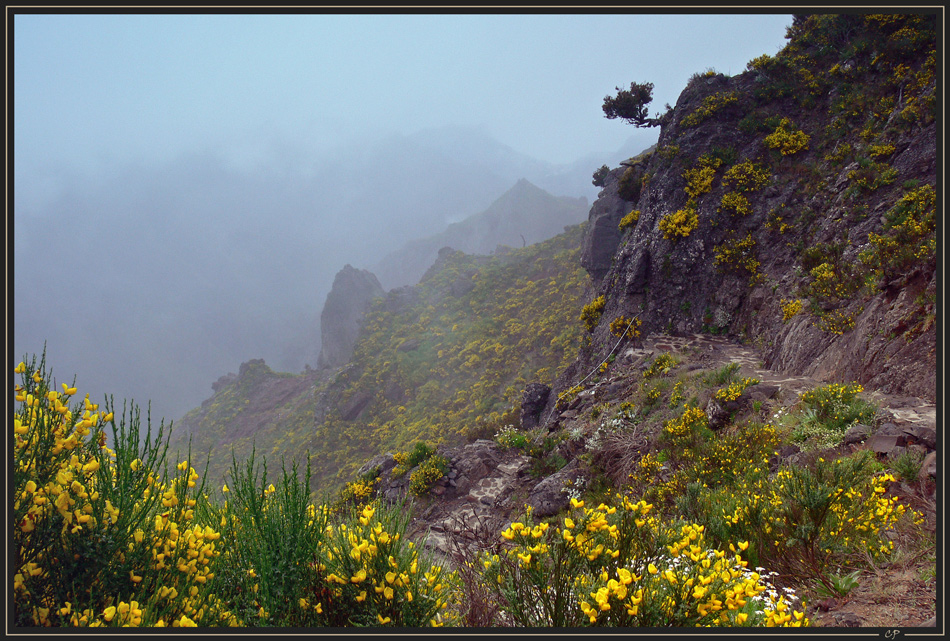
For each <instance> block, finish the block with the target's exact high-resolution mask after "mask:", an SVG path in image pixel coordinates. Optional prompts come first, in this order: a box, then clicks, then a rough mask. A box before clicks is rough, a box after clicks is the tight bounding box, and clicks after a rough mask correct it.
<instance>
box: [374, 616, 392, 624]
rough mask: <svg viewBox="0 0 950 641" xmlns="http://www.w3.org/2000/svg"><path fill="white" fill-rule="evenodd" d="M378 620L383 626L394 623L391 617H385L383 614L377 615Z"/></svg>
mask: <svg viewBox="0 0 950 641" xmlns="http://www.w3.org/2000/svg"><path fill="white" fill-rule="evenodd" d="M376 619H377V620H378V621H379V622H380V624H381V625H386V624H387V623H389V622H390V621H392V619H390V618H389V617H384V616H383V615H382V614H377V615H376Z"/></svg>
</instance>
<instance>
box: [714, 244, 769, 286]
mask: <svg viewBox="0 0 950 641" xmlns="http://www.w3.org/2000/svg"><path fill="white" fill-rule="evenodd" d="M715 254H716V257H715V259H714V260H713V264H715V265H716V266H717V267H718V268H720V269H723V270H733V271H738V272H742V273H746V274H749V275H751V276H752V278H753V279H755V277H756V276H757V275H758V274H759V259H758V257H757V255H756V251H755V239H754V238H752V234H751V233H749V234H747V235H746V237H745V238H732V239H729V240H727V241H725V242H724V243H722V244H721V245H719V246H717V247H716V250H715Z"/></svg>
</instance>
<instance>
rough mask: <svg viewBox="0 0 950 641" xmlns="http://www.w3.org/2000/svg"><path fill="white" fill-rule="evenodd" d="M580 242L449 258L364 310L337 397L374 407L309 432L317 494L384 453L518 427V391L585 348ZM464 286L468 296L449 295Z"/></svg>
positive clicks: (575, 234)
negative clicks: (408, 289) (393, 299)
mask: <svg viewBox="0 0 950 641" xmlns="http://www.w3.org/2000/svg"><path fill="white" fill-rule="evenodd" d="M582 235H583V227H575V228H571V229H569V230H568V231H567V232H565V233H564V234H562V235H561V236H558V237H556V238H553V239H551V240H549V241H545V242H544V243H539V244H536V245H531V246H528V247H526V248H523V249H517V250H513V251H511V252H509V253H508V254H505V255H498V256H493V257H491V258H488V257H475V256H467V255H465V254H461V253H457V254H454V255H452V256H451V257H449V258H448V260H446V261H445V262H444V263H443V265H442V269H441V270H440V271H438V272H435V273H432V274H430V275H429V276H428V277H427V278H426V279H425V280H424V281H422V282H421V283H420V284H419V285H417V286H416V287H415V288H413V293H412V297H411V298H410V299H409V302H408V303H402V302H400V303H399V304H395V303H390V302H387V301H385V300H382V301H380V302H379V304H378V305H377V306H376V307H374V308H372V309H370V311H369V312H367V314H366V316H365V317H364V327H363V333H362V335H361V338H360V340H359V341H358V343H357V345H356V348H355V350H354V357H353V362H352V367H351V368H350V369H349V370H348V371H347V372H346V374H345V375H343V376H341V377H340V378H339V379H338V381H337V383H336V385H337V386H338V388H339V392H338V393H339V394H340V395H341V398H343V399H349V398H358V397H360V396H362V397H364V398H370V397H372V398H373V399H374V400H373V401H372V402H369V403H367V405H366V407H365V409H364V410H363V411H362V413H360V415H359V416H358V417H357V418H355V419H352V420H343V418H342V417H341V416H340V415H339V414H338V413H331V414H330V415H329V416H327V418H326V419H325V420H324V421H323V422H322V423H321V424H318V425H317V426H316V428H315V430H314V428H311V430H312V431H311V433H310V438H309V441H308V442H307V443H306V445H305V446H304V448H303V449H306V448H309V449H310V451H311V452H312V453H313V459H314V466H313V468H314V477H315V479H314V480H315V486H316V487H322V488H325V489H326V490H328V491H331V490H332V489H333V487H334V485H342V483H343V482H345V481H346V480H349V479H352V478H353V476H354V475H355V473H356V470H357V469H358V467H359V465H361V464H362V463H363V462H364V461H365V460H366V459H367V458H369V457H371V456H374V455H375V454H377V453H379V452H380V451H385V450H387V449H388V450H390V451H402V450H405V449H407V448H409V447H410V446H411V445H412V444H413V443H415V442H417V441H420V440H422V441H425V442H427V443H430V444H432V445H433V446H437V445H439V444H442V443H444V442H447V441H459V440H464V439H468V438H473V437H475V436H476V435H479V437H486V436H488V435H490V434H492V433H494V432H495V431H496V430H497V429H498V428H500V427H501V426H503V425H506V424H511V423H513V422H514V421H515V420H516V412H517V410H518V408H519V407H520V401H521V398H520V397H521V392H522V390H523V389H524V387H525V386H526V385H527V384H528V383H530V382H536V381H539V382H542V383H550V382H552V381H553V378H554V375H555V373H556V372H557V371H558V370H559V369H560V368H562V367H565V366H566V365H567V364H568V363H570V362H571V361H573V359H574V356H575V354H576V350H577V349H578V347H579V346H580V337H581V335H582V333H583V329H582V327H581V326H580V325H579V323H578V322H577V319H578V316H579V314H580V312H581V309H582V307H583V305H584V301H583V296H584V294H585V291H586V287H587V283H588V276H587V274H586V272H585V271H584V269H583V268H582V267H580V265H579V264H578V254H579V246H580V241H581V238H582ZM459 282H464V283H467V285H466V290H467V291H466V292H465V293H464V294H463V295H461V296H456V295H453V294H452V291H453V288H456V284H457V283H459ZM406 345H409V346H411V349H407V348H406Z"/></svg>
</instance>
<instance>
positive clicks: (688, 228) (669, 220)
mask: <svg viewBox="0 0 950 641" xmlns="http://www.w3.org/2000/svg"><path fill="white" fill-rule="evenodd" d="M721 164H722V160H721V159H719V158H716V157H714V156H710V155H703V156H700V157H699V158H698V159H697V161H696V164H695V165H694V166H693V167H691V168H689V169H687V170H686V171H685V172H683V178H684V179H686V187H685V188H684V191H685V192H686V195H687V197H688V199H687V201H686V205H685V206H684V207H683V208H682V209H678V210H676V211H675V212H673V213H671V214H667V215H666V216H664V217H663V218H661V219H660V223H659V227H660V230H661V231H662V232H663V238H666V239H677V238H685V237H687V236H689V235H690V234H691V233H692V232H693V230H695V229H696V227H698V226H699V215H698V213H697V211H696V208H697V207H698V200H699V197H700V196H702V195H703V194H705V193H707V192H709V191H710V190H711V189H712V182H713V179H714V178H715V177H716V169H717V168H718V167H719V166H720V165H721Z"/></svg>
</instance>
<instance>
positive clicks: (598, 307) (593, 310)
mask: <svg viewBox="0 0 950 641" xmlns="http://www.w3.org/2000/svg"><path fill="white" fill-rule="evenodd" d="M606 304H607V299H606V298H604V296H603V295H600V296H598V297H597V298H595V299H594V300H592V301H591V302H589V303H588V304H586V305H584V309H582V310H581V321H582V322H583V323H584V329H586V330H587V331H588V332H593V331H594V329H596V327H597V324H598V323H600V317H601V316H602V315H603V313H604V305H606Z"/></svg>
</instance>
